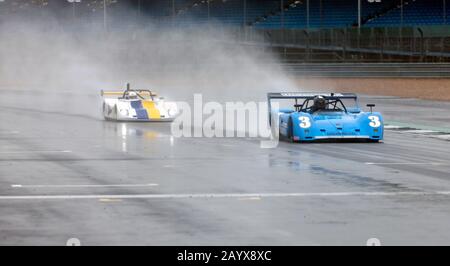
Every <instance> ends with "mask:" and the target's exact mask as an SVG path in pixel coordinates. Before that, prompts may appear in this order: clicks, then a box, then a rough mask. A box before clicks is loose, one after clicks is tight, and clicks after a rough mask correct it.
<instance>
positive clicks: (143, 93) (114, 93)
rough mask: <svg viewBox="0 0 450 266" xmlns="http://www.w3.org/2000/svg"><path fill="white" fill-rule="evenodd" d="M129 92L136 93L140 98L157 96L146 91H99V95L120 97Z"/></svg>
mask: <svg viewBox="0 0 450 266" xmlns="http://www.w3.org/2000/svg"><path fill="white" fill-rule="evenodd" d="M130 91H134V92H136V93H138V94H139V95H141V96H148V97H156V96H158V95H157V94H156V93H153V92H151V91H148V90H126V91H104V90H101V91H100V95H101V96H102V97H122V96H124V95H125V94H126V93H127V92H130Z"/></svg>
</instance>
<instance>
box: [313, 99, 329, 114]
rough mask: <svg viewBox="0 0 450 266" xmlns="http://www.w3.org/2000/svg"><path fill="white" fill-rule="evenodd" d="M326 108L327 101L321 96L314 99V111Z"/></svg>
mask: <svg viewBox="0 0 450 266" xmlns="http://www.w3.org/2000/svg"><path fill="white" fill-rule="evenodd" d="M326 107H327V101H326V100H325V98H324V97H323V96H320V95H318V96H316V97H314V110H316V111H317V110H324V109H326Z"/></svg>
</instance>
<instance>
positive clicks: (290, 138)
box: [287, 118, 294, 142]
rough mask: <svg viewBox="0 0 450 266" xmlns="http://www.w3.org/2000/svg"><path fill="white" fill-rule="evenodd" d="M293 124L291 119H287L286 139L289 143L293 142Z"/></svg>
mask: <svg viewBox="0 0 450 266" xmlns="http://www.w3.org/2000/svg"><path fill="white" fill-rule="evenodd" d="M293 125H294V123H293V122H292V118H289V122H288V131H287V139H288V141H289V142H294V126H293Z"/></svg>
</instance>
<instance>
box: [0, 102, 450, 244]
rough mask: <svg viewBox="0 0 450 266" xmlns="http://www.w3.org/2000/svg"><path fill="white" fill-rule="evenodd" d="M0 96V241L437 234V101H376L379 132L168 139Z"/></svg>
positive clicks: (445, 235)
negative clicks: (312, 137) (378, 138)
mask: <svg viewBox="0 0 450 266" xmlns="http://www.w3.org/2000/svg"><path fill="white" fill-rule="evenodd" d="M6 99H7V97H3V100H0V121H1V123H0V147H1V149H0V212H1V216H0V245H65V244H66V241H67V240H68V239H70V238H77V239H79V240H80V242H81V244H82V245H366V241H367V240H368V239H370V238H377V239H379V240H380V241H381V244H382V245H449V244H450V222H449V221H450V212H449V210H450V152H449V151H450V142H449V141H448V138H447V137H448V134H447V133H449V132H447V130H450V121H449V120H450V119H449V117H450V116H449V115H448V114H449V112H450V104H449V103H446V102H442V103H437V102H430V101H419V100H413V99H400V98H393V97H376V98H375V97H370V98H368V97H364V98H363V102H364V103H365V102H375V103H376V104H377V107H376V110H377V111H381V112H383V113H384V114H385V118H386V121H387V123H388V124H389V126H388V127H387V129H386V132H385V140H384V141H383V142H382V143H314V144H292V143H287V142H280V144H279V145H278V147H276V148H274V149H262V148H260V142H259V140H258V139H249V138H175V137H173V136H171V131H170V124H167V123H152V124H151V123H116V122H107V121H103V120H102V119H99V118H95V117H91V116H85V115H80V114H73V113H70V112H63V111H61V112H56V111H51V110H45V111H44V110H40V109H39V108H38V109H33V108H32V107H29V106H27V107H21V106H17V105H13V104H11V101H9V100H6Z"/></svg>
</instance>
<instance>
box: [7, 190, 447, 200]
mask: <svg viewBox="0 0 450 266" xmlns="http://www.w3.org/2000/svg"><path fill="white" fill-rule="evenodd" d="M437 195H450V191H431V192H430V191H429V192H418V191H404V192H323V193H241V194H226V193H224V194H215V193H211V194H132V195H22V196H0V200H66V199H67V200H70V199H186V198H191V199H194V198H209V199H211V198H256V197H258V198H288V197H351V196H369V197H373V196H437Z"/></svg>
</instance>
